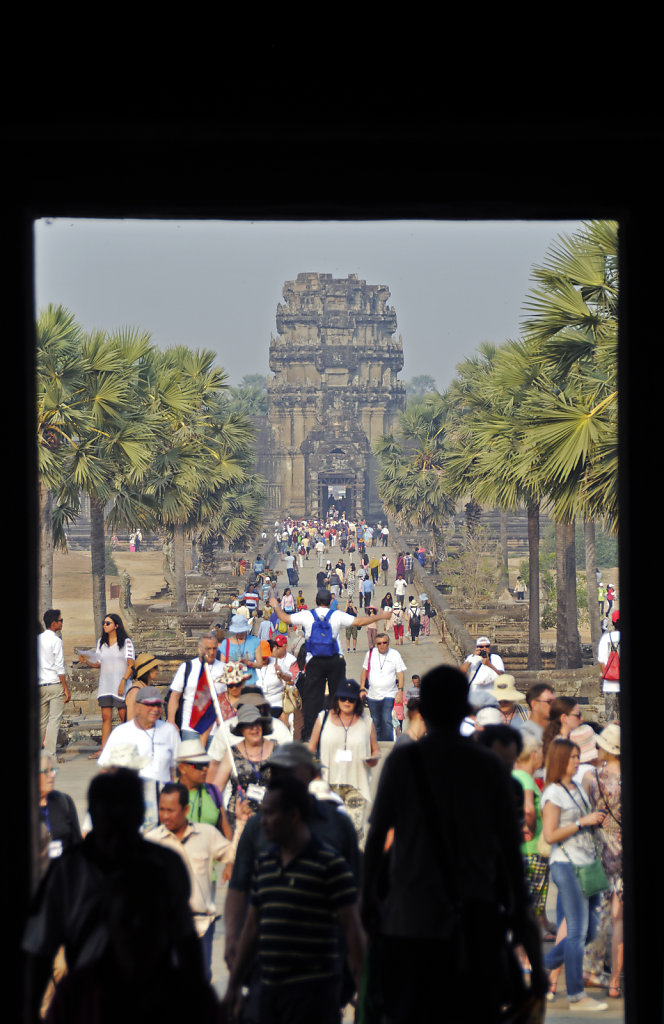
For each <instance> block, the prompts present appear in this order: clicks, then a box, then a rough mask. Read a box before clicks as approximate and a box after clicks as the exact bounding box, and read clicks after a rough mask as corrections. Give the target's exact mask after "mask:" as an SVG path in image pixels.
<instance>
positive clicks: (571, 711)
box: [542, 697, 583, 763]
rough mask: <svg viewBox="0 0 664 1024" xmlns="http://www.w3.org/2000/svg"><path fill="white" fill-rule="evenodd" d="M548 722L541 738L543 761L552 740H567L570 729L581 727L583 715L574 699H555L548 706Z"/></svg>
mask: <svg viewBox="0 0 664 1024" xmlns="http://www.w3.org/2000/svg"><path fill="white" fill-rule="evenodd" d="M549 707H550V711H549V722H548V725H547V727H546V729H545V730H544V735H543V736H542V743H543V746H544V750H543V755H544V761H545V763H546V759H547V756H548V753H549V746H550V745H551V742H552V740H557V739H560V740H568V739H569V734H570V733H571V731H572V729H576V728H577V726H579V725H581V719H582V718H583V715H582V713H581V709H580V708H579V705H578V704H577V702H576V700H575V698H574V697H556V698H555V700H552V701H551V704H550V705H549Z"/></svg>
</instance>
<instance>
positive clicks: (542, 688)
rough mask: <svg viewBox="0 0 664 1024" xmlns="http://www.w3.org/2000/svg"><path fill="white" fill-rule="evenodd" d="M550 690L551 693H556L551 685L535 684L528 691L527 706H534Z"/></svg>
mask: <svg viewBox="0 0 664 1024" xmlns="http://www.w3.org/2000/svg"><path fill="white" fill-rule="evenodd" d="M547 690H549V691H550V692H551V693H555V692H556V691H555V690H554V688H553V686H552V685H551V683H533V685H532V686H531V687H529V688H528V690H527V691H526V704H527V705H528V707H529V708H531V707H532V706H533V701H534V700H537V698H538V697H541V696H542V694H543V693H546V691H547Z"/></svg>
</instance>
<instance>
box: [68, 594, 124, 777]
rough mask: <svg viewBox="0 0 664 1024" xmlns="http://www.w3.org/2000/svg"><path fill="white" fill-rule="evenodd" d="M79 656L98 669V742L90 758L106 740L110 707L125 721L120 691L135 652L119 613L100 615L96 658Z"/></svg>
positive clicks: (99, 752)
mask: <svg viewBox="0 0 664 1024" xmlns="http://www.w3.org/2000/svg"><path fill="white" fill-rule="evenodd" d="M79 657H80V660H81V661H82V662H83V664H87V665H89V667H90V668H98V669H99V686H98V687H97V703H98V704H99V707H100V708H101V746H100V748H99V750H98V751H97V752H96V753H94V754H91V755H90V760H95V759H96V758H98V757H99V755H100V754H101V752H102V750H103V749H104V745H105V743H106V740H107V739H108V737H109V736H110V734H111V727H112V724H113V708H117V712H118V715H119V716H120V721H121V722H124V721H126V718H127V705H126V702H125V696H124V692H125V686H126V685H127V681H128V679H129V678H130V676H131V670H132V668H133V665H134V659H135V657H136V655H135V652H134V645H133V643H132V642H131V640H130V639H129V637H128V635H127V631H126V629H125V628H124V625H123V622H122V619H121V618H120V616H119V615H115V614H114V613H112V612H110V613H109V614H108V615H105V616H104V621H103V623H102V632H101V636H100V638H99V642H98V644H97V660H96V661H88V659H87V658H86V656H85V655H83V654H81V655H79Z"/></svg>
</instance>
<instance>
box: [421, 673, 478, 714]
mask: <svg viewBox="0 0 664 1024" xmlns="http://www.w3.org/2000/svg"><path fill="white" fill-rule="evenodd" d="M469 712H470V706H469V704H468V679H467V678H466V676H465V675H464V674H463V672H461V671H460V670H459V669H458V668H453V667H452V666H451V665H437V666H436V668H432V669H430V670H429V671H428V672H426V673H425V674H424V675H423V676H422V681H421V683H420V714H421V715H422V718H423V719H424V721H425V722H426V723H427V725H430V726H432V727H433V728H442V729H456V728H457V727H458V726H459V725H460V724H461V722H462V721H463V719H464V717H465V716H466V715H467V714H469Z"/></svg>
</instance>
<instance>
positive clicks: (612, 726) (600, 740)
mask: <svg viewBox="0 0 664 1024" xmlns="http://www.w3.org/2000/svg"><path fill="white" fill-rule="evenodd" d="M597 746H598V747H601V748H602V750H606V752H607V754H613V755H614V756H615V757H620V726H619V725H618V723H617V722H609V724H608V725H607V726H606V727H605V728H604V729H602V731H601V733H600V734H599V736H598V737H597Z"/></svg>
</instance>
